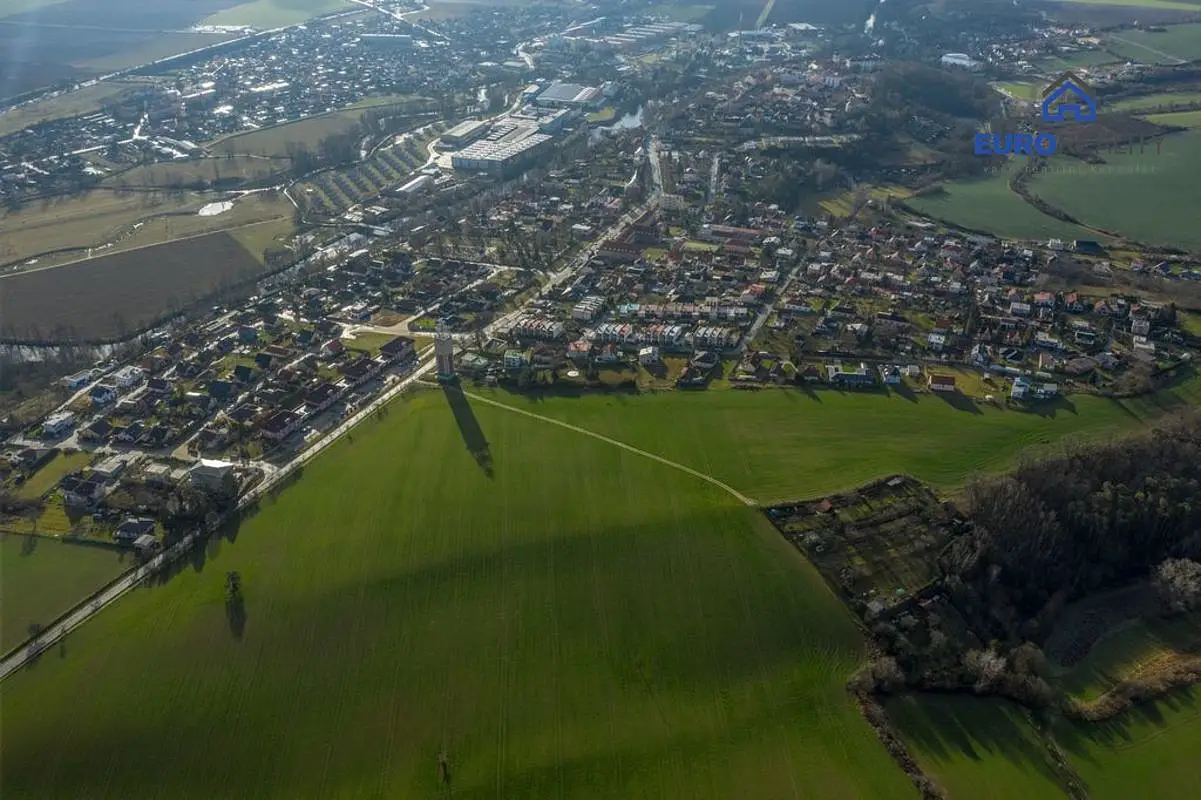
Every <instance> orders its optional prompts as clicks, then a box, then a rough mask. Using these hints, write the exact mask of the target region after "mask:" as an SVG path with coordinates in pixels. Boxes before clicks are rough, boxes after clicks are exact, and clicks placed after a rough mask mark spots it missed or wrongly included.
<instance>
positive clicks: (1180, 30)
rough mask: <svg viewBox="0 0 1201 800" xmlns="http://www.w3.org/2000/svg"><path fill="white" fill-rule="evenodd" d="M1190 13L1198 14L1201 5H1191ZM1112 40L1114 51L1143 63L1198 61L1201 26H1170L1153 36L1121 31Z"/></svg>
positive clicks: (1151, 33) (1138, 31)
mask: <svg viewBox="0 0 1201 800" xmlns="http://www.w3.org/2000/svg"><path fill="white" fill-rule="evenodd" d="M1193 11H1195V12H1196V11H1201V4H1193ZM1111 38H1112V39H1113V40H1114V43H1113V44H1111V47H1112V48H1113V49H1114V50H1116V51H1117V52H1120V53H1123V54H1124V55H1125V54H1128V55H1130V56H1132V57H1134V58H1137V59H1138V60H1139V61H1143V62H1149V63H1153V64H1178V63H1182V62H1185V61H1192V60H1193V59H1197V58H1201V23H1194V24H1187V25H1169V26H1168V27H1167V28H1166V29H1165V30H1163V31H1162V32H1155V33H1153V32H1151V31H1140V30H1124V31H1122V32H1121V33H1120V34H1112V35H1111Z"/></svg>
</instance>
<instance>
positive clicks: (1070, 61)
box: [1035, 50, 1117, 73]
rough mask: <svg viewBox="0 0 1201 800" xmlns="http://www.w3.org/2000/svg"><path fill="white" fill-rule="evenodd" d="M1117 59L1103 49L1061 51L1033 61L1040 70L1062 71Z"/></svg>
mask: <svg viewBox="0 0 1201 800" xmlns="http://www.w3.org/2000/svg"><path fill="white" fill-rule="evenodd" d="M1116 60H1117V59H1116V58H1114V57H1113V55H1112V54H1110V53H1107V52H1105V51H1104V50H1077V51H1076V52H1074V53H1063V54H1060V55H1057V56H1053V57H1050V58H1042V59H1039V60H1038V61H1036V62H1035V66H1037V67H1038V68H1039V69H1040V70H1044V71H1046V72H1049V73H1058V72H1063V71H1064V70H1068V69H1082V68H1088V67H1095V66H1097V65H1099V64H1110V63H1112V62H1114V61H1116Z"/></svg>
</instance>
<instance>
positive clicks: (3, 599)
mask: <svg viewBox="0 0 1201 800" xmlns="http://www.w3.org/2000/svg"><path fill="white" fill-rule="evenodd" d="M127 568H128V567H127V565H124V564H122V563H121V556H120V554H119V553H115V552H113V551H112V550H106V549H102V548H99V547H90V546H87V545H80V544H65V543H63V542H60V541H56V540H54V539H47V538H40V537H32V536H12V535H5V534H0V652H6V651H7V650H8V649H9V648H11V647H16V646H17V645H19V644H20V643H21V642H22V641H24V640H25V638H26V637H28V636H29V626H30V625H32V624H38V625H46V624H48V623H50V622H52V621H53V620H54V619H55V618H57V617H58V616H59V615H60V614H62V613H63V612H64V611H66V610H68V609H69V608H71V607H72V606H73V605H75V604H76V603H78V602H79V601H80V600H82V599H84V598H85V597H87V596H88V595H89V594H91V593H92V592H94V591H95V590H97V589H99V588H100V587H101V586H103V585H104V584H106V583H108V582H109V581H111V580H112V579H113V578H116V577H117V576H118V575H120V574H121V573H122V572H123V571H124V570H125V569H127ZM6 705H7V704H6ZM5 710H6V711H7V708H6V709H5Z"/></svg>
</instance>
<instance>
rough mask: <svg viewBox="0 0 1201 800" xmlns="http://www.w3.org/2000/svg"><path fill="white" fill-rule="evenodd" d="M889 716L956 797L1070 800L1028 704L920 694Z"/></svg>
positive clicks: (893, 705) (898, 701)
mask: <svg viewBox="0 0 1201 800" xmlns="http://www.w3.org/2000/svg"><path fill="white" fill-rule="evenodd" d="M887 709H888V716H889V718H890V719H891V720H892V722H893V724H894V726H895V727H896V729H897V732H898V733H899V734H900V735H901V737H902V738H903V739H904V740H905V743H906V744H907V745H909V747H910V749H911V751H912V753H913V755H914V757H915V758H916V759H917V761H918V764H919V765H921V767H922V770H923V771H925V772H926V773H927V774H928V775H930V777H932V778H933V779H934V780H935V781H937V782H938V784H939V786H941V787H942V788H943V789H944V790H945V791H946V792H947V795H948V796H949V797H950V798H951V800H1011V798H1015V797H1021V798H1029V799H1030V800H1039V799H1040V798H1047V800H1051V798H1054V799H1055V800H1066V798H1067V796H1068V795H1067V793H1066V792H1065V791H1064V790H1063V789H1061V788H1060V783H1059V779H1058V775H1057V774H1056V771H1055V765H1054V762H1053V761H1051V758H1050V757H1049V755H1048V753H1047V750H1046V748H1045V746H1044V744H1043V743H1042V741H1041V740H1040V738H1039V736H1038V734H1037V733H1036V732H1035V730H1034V729H1033V727H1032V726H1031V725H1030V722H1029V720H1028V719H1027V717H1026V715H1025V712H1024V711H1023V709H1022V708H1021V707H1020V706H1018V705H1016V704H1014V703H1009V702H1007V701H1004V700H1000V699H995V698H980V697H971V696H964V695H938V694H917V695H905V696H903V697H897V698H894V699H893V700H890V701H889V702H888V705H887Z"/></svg>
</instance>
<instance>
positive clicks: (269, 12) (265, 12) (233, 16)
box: [204, 0, 354, 28]
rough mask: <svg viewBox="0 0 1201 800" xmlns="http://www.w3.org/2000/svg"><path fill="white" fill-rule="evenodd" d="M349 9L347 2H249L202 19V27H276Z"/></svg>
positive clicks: (308, 0)
mask: <svg viewBox="0 0 1201 800" xmlns="http://www.w3.org/2000/svg"><path fill="white" fill-rule="evenodd" d="M350 8H354V6H353V5H352V4H351V3H350V2H349V0H251V2H248V3H243V4H242V5H239V6H234V7H233V8H227V9H225V10H224V11H219V12H217V13H216V14H213V15H212V16H210V17H208V18H206V19H205V20H204V24H205V25H249V26H250V27H252V28H278V27H280V26H283V25H297V24H299V23H301V22H304V21H305V20H307V19H311V18H313V17H317V16H321V15H322V14H329V13H332V12H334V11H345V10H347V9H350Z"/></svg>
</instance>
